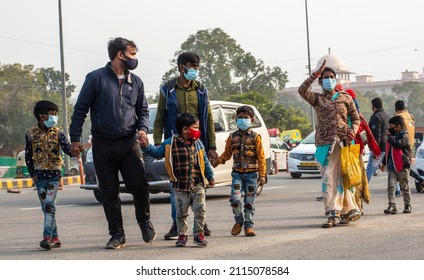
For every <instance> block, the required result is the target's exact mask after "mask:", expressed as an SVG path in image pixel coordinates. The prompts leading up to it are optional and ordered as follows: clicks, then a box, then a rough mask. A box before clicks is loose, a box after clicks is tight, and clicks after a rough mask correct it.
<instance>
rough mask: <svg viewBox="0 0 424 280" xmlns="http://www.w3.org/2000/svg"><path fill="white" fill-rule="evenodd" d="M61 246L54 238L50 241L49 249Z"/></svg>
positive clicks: (57, 239)
mask: <svg viewBox="0 0 424 280" xmlns="http://www.w3.org/2000/svg"><path fill="white" fill-rule="evenodd" d="M61 246H62V243H61V242H60V240H59V238H58V237H55V238H53V239H52V241H51V248H52V249H53V248H60V247H61Z"/></svg>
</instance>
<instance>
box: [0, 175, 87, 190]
mask: <svg viewBox="0 0 424 280" xmlns="http://www.w3.org/2000/svg"><path fill="white" fill-rule="evenodd" d="M62 181H63V185H80V184H81V178H80V176H68V177H62ZM0 183H1V184H0V189H3V188H5V189H22V188H32V187H33V182H32V179H28V178H23V179H2V180H1V181H0Z"/></svg>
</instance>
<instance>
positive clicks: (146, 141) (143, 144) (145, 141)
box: [138, 137, 149, 148]
mask: <svg viewBox="0 0 424 280" xmlns="http://www.w3.org/2000/svg"><path fill="white" fill-rule="evenodd" d="M138 144H139V145H140V147H141V148H145V147H147V145H149V139H147V137H140V138H139V139H138Z"/></svg>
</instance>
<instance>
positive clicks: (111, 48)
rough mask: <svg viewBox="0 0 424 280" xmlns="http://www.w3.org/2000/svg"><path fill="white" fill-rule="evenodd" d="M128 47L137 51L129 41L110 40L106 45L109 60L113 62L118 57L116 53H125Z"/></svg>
mask: <svg viewBox="0 0 424 280" xmlns="http://www.w3.org/2000/svg"><path fill="white" fill-rule="evenodd" d="M128 46H131V47H133V48H135V49H136V50H137V51H138V49H137V46H136V44H135V43H134V42H133V41H131V40H128V39H125V38H121V37H116V38H112V39H110V40H109V42H108V43H107V51H108V54H109V58H110V60H113V59H114V58H115V57H116V56H117V55H118V52H122V53H125V51H126V50H127V47H128Z"/></svg>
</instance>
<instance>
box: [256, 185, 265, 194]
mask: <svg viewBox="0 0 424 280" xmlns="http://www.w3.org/2000/svg"><path fill="white" fill-rule="evenodd" d="M263 190H264V185H258V190H257V191H256V196H260V195H261V193H262V191H263Z"/></svg>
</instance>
